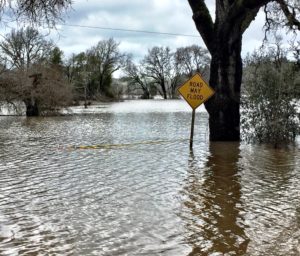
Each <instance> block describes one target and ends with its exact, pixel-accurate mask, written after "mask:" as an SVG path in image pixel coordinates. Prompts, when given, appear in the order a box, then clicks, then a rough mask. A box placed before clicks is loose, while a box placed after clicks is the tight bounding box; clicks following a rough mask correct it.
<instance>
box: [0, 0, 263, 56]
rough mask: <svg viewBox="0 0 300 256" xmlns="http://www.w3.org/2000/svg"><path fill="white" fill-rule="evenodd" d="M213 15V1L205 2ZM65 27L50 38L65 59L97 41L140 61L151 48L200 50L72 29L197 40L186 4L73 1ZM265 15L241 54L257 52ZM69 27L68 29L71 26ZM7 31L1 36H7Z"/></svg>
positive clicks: (171, 0)
mask: <svg viewBox="0 0 300 256" xmlns="http://www.w3.org/2000/svg"><path fill="white" fill-rule="evenodd" d="M206 2H207V4H208V7H209V8H210V10H211V13H212V15H213V14H214V2H215V0H207V1H206ZM65 24H66V25H58V26H57V28H58V31H56V32H55V31H52V32H51V34H50V36H51V38H52V39H53V40H54V41H55V43H56V44H57V45H58V46H59V47H60V48H61V49H62V50H63V51H64V53H65V56H66V57H68V56H70V55H71V54H72V53H79V52H81V51H85V50H87V49H88V48H90V47H91V46H94V45H96V43H97V42H98V41H99V40H106V39H108V38H110V37H112V38H114V39H115V40H116V41H118V42H120V50H121V51H123V52H128V53H132V54H133V55H134V56H135V58H136V59H139V58H142V57H143V56H144V55H145V54H146V53H147V50H148V49H149V48H151V47H153V46H169V47H170V48H171V49H174V50H175V49H176V48H177V47H181V46H188V45H192V44H198V45H201V46H203V47H205V46H204V44H203V41H202V39H201V38H200V37H187V36H166V35H156V34H146V33H134V32H124V31H115V30H102V29H96V28H87V27H73V26H72V25H79V26H91V27H102V28H105V27H107V28H116V29H129V30H147V31H157V32H163V33H176V34H185V35H195V36H198V35H199V33H198V32H197V30H196V28H195V25H194V22H193V20H192V11H191V9H190V6H189V4H188V1H187V0H101V1H99V0H74V4H73V10H71V11H70V12H68V16H67V17H65ZM263 24H264V15H263V13H260V14H259V15H258V16H257V17H256V19H255V21H254V22H253V23H252V24H251V26H250V27H249V28H248V30H247V31H246V33H245V34H244V38H243V51H242V54H243V55H244V56H245V54H246V53H247V52H251V51H253V50H254V49H255V48H258V47H259V46H260V45H261V43H262V39H263V36H264V33H263ZM70 25H71V26H70ZM8 32H9V31H8V28H6V31H2V33H8Z"/></svg>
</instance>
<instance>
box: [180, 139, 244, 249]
mask: <svg viewBox="0 0 300 256" xmlns="http://www.w3.org/2000/svg"><path fill="white" fill-rule="evenodd" d="M200 157H201V156H200ZM202 157H203V156H202ZM239 157H240V149H239V144H237V143H210V146H209V154H208V155H207V157H206V159H207V160H206V162H205V164H204V166H201V162H202V161H201V160H198V159H197V157H195V156H194V154H193V153H191V156H190V160H189V170H188V176H187V178H186V184H185V185H184V191H183V193H184V194H185V195H186V201H185V202H184V205H185V207H186V209H184V211H183V212H182V214H183V218H184V220H185V222H186V229H187V234H188V236H187V241H188V243H190V244H191V246H192V248H193V249H192V252H191V253H190V254H189V255H211V254H212V253H222V255H223V254H226V253H228V255H243V254H245V252H246V250H247V245H248V243H249V238H248V237H247V236H246V235H245V232H244V228H245V227H244V224H243V220H242V218H241V216H240V209H241V208H243V206H242V202H241V184H240V171H239V167H238V161H239ZM199 165H200V166H199Z"/></svg>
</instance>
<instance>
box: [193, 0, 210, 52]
mask: <svg viewBox="0 0 300 256" xmlns="http://www.w3.org/2000/svg"><path fill="white" fill-rule="evenodd" d="M188 2H189V4H190V6H191V8H192V11H193V19H194V21H195V24H196V28H197V30H198V31H199V33H200V35H201V37H202V39H203V41H204V43H205V45H206V46H207V48H208V50H209V51H211V50H212V41H213V38H214V23H213V20H212V18H211V15H210V13H209V10H208V8H207V6H206V4H205V2H204V0H188Z"/></svg>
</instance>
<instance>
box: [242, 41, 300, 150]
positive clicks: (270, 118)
mask: <svg viewBox="0 0 300 256" xmlns="http://www.w3.org/2000/svg"><path fill="white" fill-rule="evenodd" d="M299 71H300V70H299V66H297V63H296V62H293V61H290V60H288V59H287V51H284V50H282V49H281V48H280V47H279V44H276V45H275V47H269V48H268V49H267V51H260V52H255V53H254V54H253V55H251V56H248V57H247V59H246V67H245V72H244V78H243V79H244V80H243V89H242V94H243V96H242V111H241V114H242V119H241V126H242V132H243V133H242V134H243V139H244V140H246V141H248V142H259V143H271V144H274V146H277V145H279V144H283V143H289V142H293V141H294V140H295V138H296V136H297V135H299V134H300V124H299V113H297V108H298V110H299V103H300V102H299V76H300V74H299V73H300V72H299Z"/></svg>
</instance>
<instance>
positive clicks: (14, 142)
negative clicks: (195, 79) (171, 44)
mask: <svg viewBox="0 0 300 256" xmlns="http://www.w3.org/2000/svg"><path fill="white" fill-rule="evenodd" d="M69 112H73V113H75V114H74V115H67V116H61V117H47V118H25V117H12V116H10V117H0V255H1V256H6V255H9V256H14V255H28V256H29V255H30V256H31V255H79V256H82V255H107V256H111V255H112V256H113V255H129V256H132V255H149V256H153V255H161V256H166V255H169V256H177V255H178V256H182V255H189V256H195V255H212V256H218V255H251V256H252V255H300V186H299V184H300V152H299V142H298V144H296V145H295V146H291V147H287V148H283V149H273V148H272V147H268V146H253V145H252V146H251V145H246V144H245V145H244V144H238V143H209V142H208V120H207V114H206V113H205V111H204V109H203V108H200V110H199V111H198V110H197V114H196V126H195V142H194V150H193V152H190V151H189V142H188V138H189V132H190V121H191V110H190V109H189V107H188V105H187V104H186V103H185V102H183V101H132V102H122V103H114V104H106V105H102V106H94V107H91V108H89V109H87V110H82V109H80V108H73V109H70V110H69ZM82 112H84V114H78V113H82ZM90 146H94V147H90Z"/></svg>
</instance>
